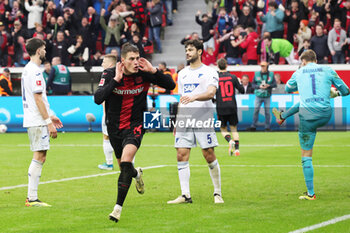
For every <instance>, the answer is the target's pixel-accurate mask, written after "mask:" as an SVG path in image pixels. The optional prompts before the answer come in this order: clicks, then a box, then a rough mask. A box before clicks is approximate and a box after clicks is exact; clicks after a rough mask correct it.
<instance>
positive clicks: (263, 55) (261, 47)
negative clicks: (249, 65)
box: [256, 32, 271, 61]
mask: <svg viewBox="0 0 350 233" xmlns="http://www.w3.org/2000/svg"><path fill="white" fill-rule="evenodd" d="M266 37H271V34H270V33H269V32H264V33H263V36H262V39H261V40H260V41H259V42H258V47H257V49H256V50H257V51H256V52H257V54H258V55H260V61H269V60H270V58H269V53H268V52H267V51H266V45H265V43H264V38H266Z"/></svg>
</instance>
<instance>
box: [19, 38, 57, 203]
mask: <svg viewBox="0 0 350 233" xmlns="http://www.w3.org/2000/svg"><path fill="white" fill-rule="evenodd" d="M26 49H27V52H28V54H29V56H30V62H29V63H28V64H27V65H26V66H25V67H24V69H23V73H22V77H21V88H22V100H23V127H24V128H27V131H28V136H29V141H30V149H31V150H32V151H33V152H34V155H33V160H32V162H31V164H30V166H29V169H28V197H27V199H26V203H25V205H26V206H38V207H42V206H44V207H47V206H51V205H49V204H47V203H44V202H41V201H40V200H39V199H38V185H39V180H40V177H41V170H42V168H43V164H44V162H45V160H46V152H47V151H48V150H49V149H50V137H52V138H56V137H57V130H56V128H62V127H63V125H62V122H61V121H60V119H59V118H57V117H56V116H54V115H52V114H51V111H50V105H49V102H48V101H47V96H46V84H45V80H44V77H43V74H42V71H41V68H40V67H39V66H40V65H41V63H42V62H43V61H44V60H45V54H46V52H45V42H44V41H43V40H41V39H38V38H32V39H29V40H28V41H27V44H26Z"/></svg>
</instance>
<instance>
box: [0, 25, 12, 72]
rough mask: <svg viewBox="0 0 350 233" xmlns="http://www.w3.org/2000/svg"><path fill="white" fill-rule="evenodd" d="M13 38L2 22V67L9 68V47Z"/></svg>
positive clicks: (0, 57) (0, 27) (0, 54)
mask: <svg viewBox="0 0 350 233" xmlns="http://www.w3.org/2000/svg"><path fill="white" fill-rule="evenodd" d="M10 40H11V37H10V35H9V34H8V33H7V32H6V30H5V25H4V23H3V22H1V21H0V66H7V63H8V45H9V43H10Z"/></svg>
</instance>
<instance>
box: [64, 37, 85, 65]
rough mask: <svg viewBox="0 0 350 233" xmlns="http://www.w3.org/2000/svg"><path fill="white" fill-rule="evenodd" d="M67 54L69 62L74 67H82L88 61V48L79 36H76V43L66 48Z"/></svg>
mask: <svg viewBox="0 0 350 233" xmlns="http://www.w3.org/2000/svg"><path fill="white" fill-rule="evenodd" d="M68 53H70V54H71V62H72V64H73V65H74V66H84V64H85V63H86V62H87V61H88V60H89V55H90V53H89V48H88V47H87V45H86V44H85V43H84V40H83V37H82V36H81V35H77V36H76V43H75V45H74V44H72V45H71V46H70V47H69V48H68Z"/></svg>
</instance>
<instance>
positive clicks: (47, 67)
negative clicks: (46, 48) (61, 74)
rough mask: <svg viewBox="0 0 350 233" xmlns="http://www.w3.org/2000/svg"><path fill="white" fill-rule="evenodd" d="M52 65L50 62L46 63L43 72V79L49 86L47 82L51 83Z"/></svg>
mask: <svg viewBox="0 0 350 233" xmlns="http://www.w3.org/2000/svg"><path fill="white" fill-rule="evenodd" d="M51 68H52V67H51V63H50V62H49V61H45V62H44V71H43V77H44V80H45V83H46V86H47V82H48V81H49V76H50V72H51Z"/></svg>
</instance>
